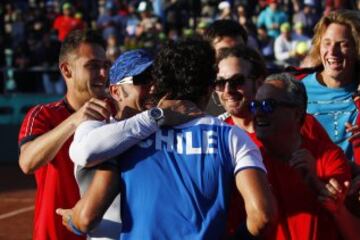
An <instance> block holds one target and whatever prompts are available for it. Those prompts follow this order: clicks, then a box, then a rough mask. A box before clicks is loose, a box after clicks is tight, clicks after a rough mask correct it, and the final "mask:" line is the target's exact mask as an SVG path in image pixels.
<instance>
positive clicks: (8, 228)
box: [0, 164, 35, 240]
mask: <svg viewBox="0 0 360 240" xmlns="http://www.w3.org/2000/svg"><path fill="white" fill-rule="evenodd" d="M34 196H35V181H34V176H32V175H30V176H26V175H24V174H23V173H22V172H21V170H20V169H19V167H18V166H17V165H16V164H11V165H10V164H6V165H0V240H28V239H32V237H31V234H32V219H33V214H34V210H33V209H34Z"/></svg>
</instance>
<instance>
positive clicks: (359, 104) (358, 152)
mask: <svg viewBox="0 0 360 240" xmlns="http://www.w3.org/2000/svg"><path fill="white" fill-rule="evenodd" d="M354 104H355V106H356V108H357V110H358V112H359V110H360V96H358V95H356V96H355V97H354ZM356 124H357V125H360V114H359V113H358V116H357V118H356ZM351 145H352V147H353V152H354V161H355V163H356V164H358V165H360V138H355V139H354V140H352V141H351Z"/></svg>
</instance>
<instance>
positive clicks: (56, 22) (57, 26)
mask: <svg viewBox="0 0 360 240" xmlns="http://www.w3.org/2000/svg"><path fill="white" fill-rule="evenodd" d="M60 19H61V16H58V17H56V18H55V20H54V24H53V28H54V29H56V30H59V28H60V26H59V24H60V22H61V20H60Z"/></svg>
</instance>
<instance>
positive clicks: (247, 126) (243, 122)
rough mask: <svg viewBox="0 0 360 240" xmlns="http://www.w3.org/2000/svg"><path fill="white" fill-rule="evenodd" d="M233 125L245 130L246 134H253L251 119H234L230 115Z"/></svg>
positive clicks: (234, 117)
mask: <svg viewBox="0 0 360 240" xmlns="http://www.w3.org/2000/svg"><path fill="white" fill-rule="evenodd" d="M231 117H232V119H233V121H234V123H235V125H236V126H238V127H239V128H241V129H243V130H245V131H246V132H248V133H253V132H255V129H254V121H253V118H252V117H246V118H242V117H236V116H233V115H231Z"/></svg>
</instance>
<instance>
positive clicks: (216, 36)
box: [204, 20, 248, 52]
mask: <svg viewBox="0 0 360 240" xmlns="http://www.w3.org/2000/svg"><path fill="white" fill-rule="evenodd" d="M204 39H205V40H207V41H208V42H210V43H211V45H212V46H213V47H214V48H215V50H216V51H217V52H218V51H219V49H220V48H223V47H234V46H236V45H244V44H247V40H248V35H247V32H246V30H245V29H244V28H243V27H242V26H241V25H240V24H239V23H238V22H236V21H233V20H217V21H215V22H213V23H212V24H210V25H209V27H208V28H207V29H206V30H205V33H204Z"/></svg>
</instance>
